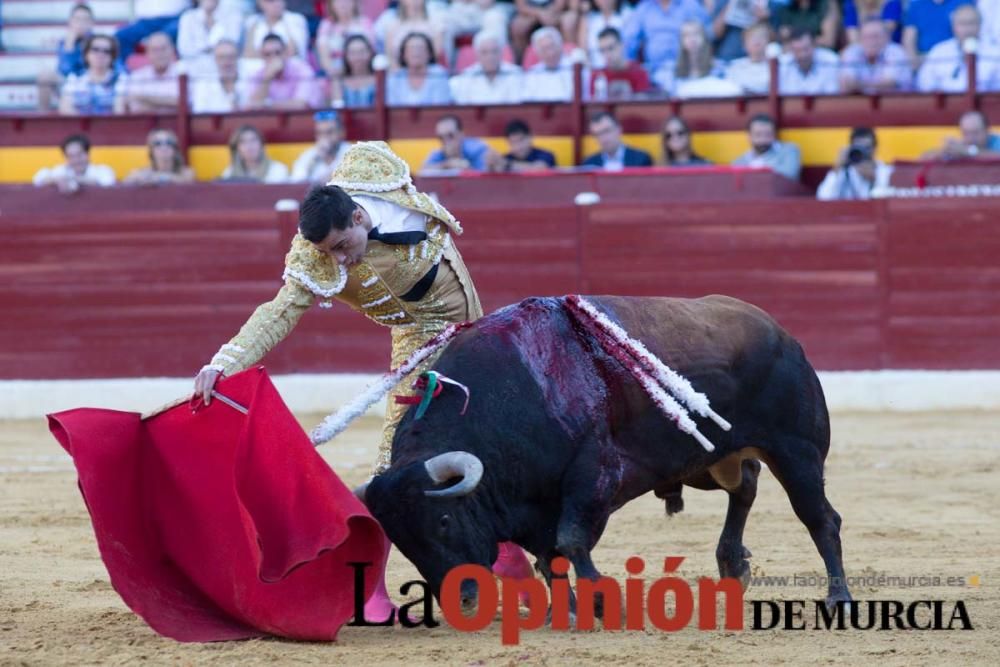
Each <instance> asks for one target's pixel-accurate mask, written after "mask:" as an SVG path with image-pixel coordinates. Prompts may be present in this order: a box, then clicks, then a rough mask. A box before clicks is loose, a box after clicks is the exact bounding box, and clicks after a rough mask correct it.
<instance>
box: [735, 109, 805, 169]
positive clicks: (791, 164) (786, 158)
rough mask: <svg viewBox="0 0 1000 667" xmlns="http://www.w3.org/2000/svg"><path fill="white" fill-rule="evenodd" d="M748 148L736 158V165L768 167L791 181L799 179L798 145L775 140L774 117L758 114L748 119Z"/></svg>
mask: <svg viewBox="0 0 1000 667" xmlns="http://www.w3.org/2000/svg"><path fill="white" fill-rule="evenodd" d="M747 130H748V135H749V139H750V150H749V151H747V152H746V153H744V154H743V155H741V156H740V157H738V158H736V160H735V161H734V162H733V164H734V165H736V166H745V167H770V168H771V170H773V171H774V172H775V173H776V174H781V175H782V176H785V177H786V178H790V179H792V180H793V181H797V180H799V172H800V171H801V170H802V157H801V155H800V154H799V147H798V146H796V145H795V144H790V143H788V144H786V143H784V142H781V141H778V140H777V134H778V128H777V126H776V125H775V123H774V119H773V118H771V117H770V116H768V115H767V114H758V115H756V116H754V117H753V118H751V119H750V123H749V125H748V126H747Z"/></svg>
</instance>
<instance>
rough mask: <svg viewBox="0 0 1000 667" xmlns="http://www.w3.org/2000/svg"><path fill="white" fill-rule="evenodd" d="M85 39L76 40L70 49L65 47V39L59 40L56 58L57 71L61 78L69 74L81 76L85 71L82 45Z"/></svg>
mask: <svg viewBox="0 0 1000 667" xmlns="http://www.w3.org/2000/svg"><path fill="white" fill-rule="evenodd" d="M85 41H87V38H86V37H84V38H83V39H79V40H77V42H76V44H74V45H73V47H72V48H69V47H68V46H67V45H66V40H65V39H60V40H59V46H58V47H57V48H56V56H57V57H58V58H59V64H58V66H57V67H58V70H59V73H60V74H62V75H63V76H69V75H70V74H83V73H84V71H86V69H87V63H86V62H85V61H84V60H83V43H84V42H85Z"/></svg>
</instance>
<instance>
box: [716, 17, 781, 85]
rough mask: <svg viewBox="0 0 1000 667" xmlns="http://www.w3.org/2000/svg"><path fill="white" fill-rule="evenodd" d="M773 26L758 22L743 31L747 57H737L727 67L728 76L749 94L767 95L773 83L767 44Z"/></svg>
mask: <svg viewBox="0 0 1000 667" xmlns="http://www.w3.org/2000/svg"><path fill="white" fill-rule="evenodd" d="M770 39H771V28H770V26H769V25H768V24H767V23H757V24H755V25H752V26H750V27H749V28H747V29H746V30H744V31H743V49H744V50H745V51H746V53H747V55H746V57H745V58H737V59H736V60H734V61H732V62H731V63H729V67H727V68H726V78H727V79H728V80H729V81H732V82H733V83H735V84H736V85H737V86H739V87H740V88H742V89H743V92H744V93H746V94H747V95H766V94H767V92H768V89H769V88H770V85H771V67H770V65H769V63H768V61H767V44H768V41H769V40H770Z"/></svg>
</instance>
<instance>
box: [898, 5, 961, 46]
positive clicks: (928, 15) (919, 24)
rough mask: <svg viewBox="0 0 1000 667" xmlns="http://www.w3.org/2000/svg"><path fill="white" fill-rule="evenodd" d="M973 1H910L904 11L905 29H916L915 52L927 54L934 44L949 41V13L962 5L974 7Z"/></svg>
mask: <svg viewBox="0 0 1000 667" xmlns="http://www.w3.org/2000/svg"><path fill="white" fill-rule="evenodd" d="M975 4H976V3H975V1H974V0H944V2H941V3H937V2H934V0H910V6H909V7H907V9H906V19H905V21H904V22H905V24H906V27H907V28H910V27H913V28H916V29H917V52H918V53H927V52H928V51H930V50H931V49H932V48H933V47H934V46H935V45H936V44H938V43H939V42H943V41H945V40H947V39H951V37H952V35H951V13H952V12H953V11H955V9H957V8H958V7H961V6H962V5H975Z"/></svg>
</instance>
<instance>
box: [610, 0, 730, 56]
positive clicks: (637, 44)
mask: <svg viewBox="0 0 1000 667" xmlns="http://www.w3.org/2000/svg"><path fill="white" fill-rule="evenodd" d="M688 21H700V22H701V23H703V24H704V25H705V26H706V27H709V26H710V23H711V19H710V17H709V15H708V12H707V11H705V8H704V6H702V4H701V3H700V2H699V1H698V0H641V2H640V3H639V5H638V6H637V7H636V8H635V11H634V12H632V15H631V16H629V19H628V21H627V22H626V24H625V32H624V34H623V35H624V38H625V53H626V54H628V57H629V58H630V59H632V60H638V59H639V52H640V50H641V51H642V53H643V62H644V63H645V64H646V65H647V66H648V68H649V70H650V71H653V72H655V71H656V70H657V69H659V68H660V67H661V66H662V65H663V64H664V63H665V62H668V61H676V60H677V58H678V56H680V42H681V26H682V25H683V24H684V23H686V22H688Z"/></svg>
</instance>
